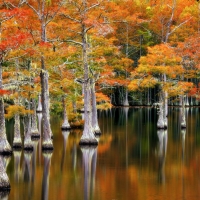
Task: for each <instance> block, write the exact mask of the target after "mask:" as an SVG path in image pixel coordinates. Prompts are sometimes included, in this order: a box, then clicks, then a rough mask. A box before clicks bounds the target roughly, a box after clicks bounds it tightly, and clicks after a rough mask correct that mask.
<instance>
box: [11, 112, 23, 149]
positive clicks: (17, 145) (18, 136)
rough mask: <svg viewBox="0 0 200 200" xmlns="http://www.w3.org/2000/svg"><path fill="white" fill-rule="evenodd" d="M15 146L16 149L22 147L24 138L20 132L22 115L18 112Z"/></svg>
mask: <svg viewBox="0 0 200 200" xmlns="http://www.w3.org/2000/svg"><path fill="white" fill-rule="evenodd" d="M13 148H15V149H21V148H22V139H21V134H20V116H19V114H18V113H17V114H15V124H14V140H13Z"/></svg>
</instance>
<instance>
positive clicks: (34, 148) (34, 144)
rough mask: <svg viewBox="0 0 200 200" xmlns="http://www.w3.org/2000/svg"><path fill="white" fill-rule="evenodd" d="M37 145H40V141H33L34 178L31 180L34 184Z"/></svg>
mask: <svg viewBox="0 0 200 200" xmlns="http://www.w3.org/2000/svg"><path fill="white" fill-rule="evenodd" d="M37 145H38V140H34V141H33V156H32V178H31V180H32V182H34V179H35V170H36V159H37Z"/></svg>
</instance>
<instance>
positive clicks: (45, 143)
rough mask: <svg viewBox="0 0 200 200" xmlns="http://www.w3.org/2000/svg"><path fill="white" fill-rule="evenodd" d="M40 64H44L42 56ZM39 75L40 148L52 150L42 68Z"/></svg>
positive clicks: (45, 83) (45, 85)
mask: <svg viewBox="0 0 200 200" xmlns="http://www.w3.org/2000/svg"><path fill="white" fill-rule="evenodd" d="M41 63H42V66H43V65H44V58H43V57H42V58H41ZM40 76H41V88H42V117H43V140H42V149H43V150H53V143H52V140H51V133H52V132H51V127H50V115H49V103H48V100H49V98H48V96H47V94H48V91H47V88H48V87H47V84H48V74H47V72H46V71H44V70H42V71H41V73H40Z"/></svg>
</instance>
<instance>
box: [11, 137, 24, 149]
mask: <svg viewBox="0 0 200 200" xmlns="http://www.w3.org/2000/svg"><path fill="white" fill-rule="evenodd" d="M12 147H13V148H14V149H21V148H22V140H21V138H18V137H15V138H14V141H13V145H12Z"/></svg>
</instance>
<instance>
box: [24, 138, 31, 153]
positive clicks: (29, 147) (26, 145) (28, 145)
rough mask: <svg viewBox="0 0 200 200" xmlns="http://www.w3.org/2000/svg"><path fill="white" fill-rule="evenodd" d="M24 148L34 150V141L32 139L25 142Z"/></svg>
mask: <svg viewBox="0 0 200 200" xmlns="http://www.w3.org/2000/svg"><path fill="white" fill-rule="evenodd" d="M24 150H25V151H33V143H32V141H31V140H28V141H25V142H24Z"/></svg>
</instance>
